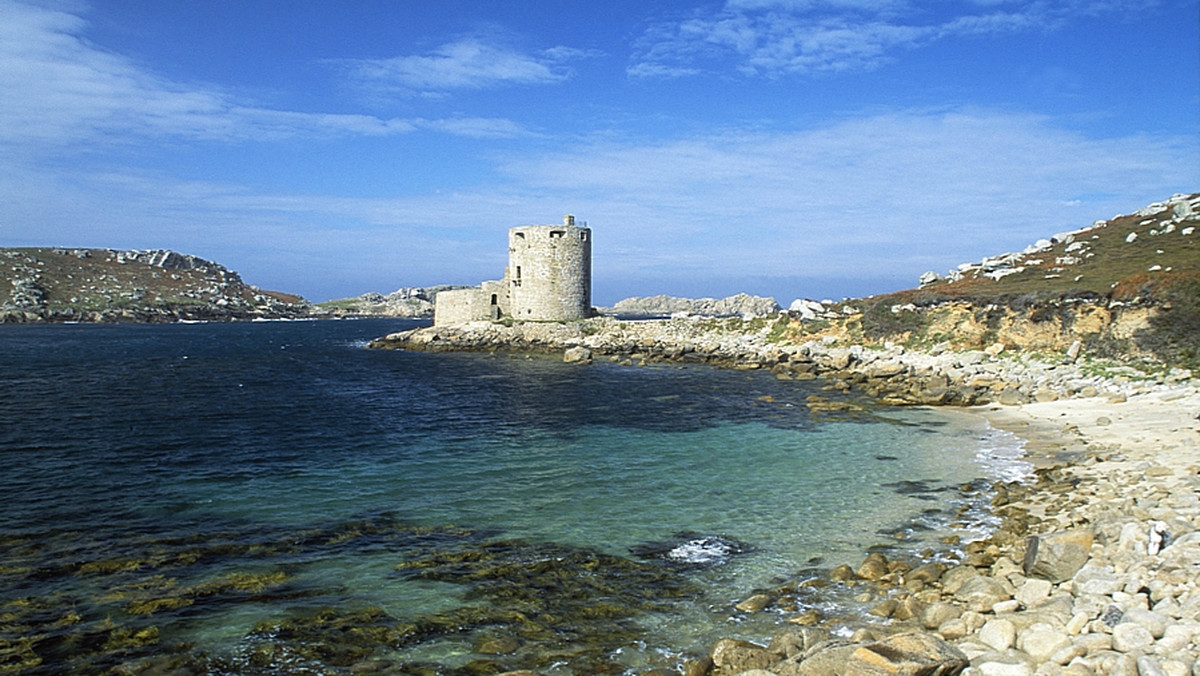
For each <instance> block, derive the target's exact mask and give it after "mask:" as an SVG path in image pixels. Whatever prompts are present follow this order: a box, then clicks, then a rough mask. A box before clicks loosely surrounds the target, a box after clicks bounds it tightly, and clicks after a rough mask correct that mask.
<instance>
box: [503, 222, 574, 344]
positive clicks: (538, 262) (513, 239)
mask: <svg viewBox="0 0 1200 676" xmlns="http://www.w3.org/2000/svg"><path fill="white" fill-rule="evenodd" d="M505 277H506V278H507V280H508V292H509V314H510V315H511V316H512V317H513V319H517V320H534V321H537V320H541V321H558V320H563V319H584V318H587V317H590V316H591V313H592V231H591V229H590V228H586V227H582V226H577V225H575V217H574V216H563V224H562V225H524V226H521V227H517V228H512V229H511V230H509V231H508V270H507V271H505Z"/></svg>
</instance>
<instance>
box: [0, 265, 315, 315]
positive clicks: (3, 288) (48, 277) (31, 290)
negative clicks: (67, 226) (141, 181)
mask: <svg viewBox="0 0 1200 676" xmlns="http://www.w3.org/2000/svg"><path fill="white" fill-rule="evenodd" d="M0 278H2V279H3V280H4V282H0V321H7V322H29V321H176V320H180V319H248V318H259V317H262V318H281V317H295V316H303V315H306V314H308V312H309V311H310V309H311V306H309V304H308V303H307V302H306V301H304V299H303V298H300V297H298V296H293V295H290V294H282V293H277V292H271V291H263V290H261V289H258V288H256V287H253V286H250V285H248V284H246V283H244V282H243V281H242V279H241V277H240V276H239V275H238V274H237V273H236V272H233V271H232V270H229V269H227V268H225V267H223V266H221V265H219V264H217V263H213V262H212V261H207V260H204V259H201V258H197V257H195V256H189V255H185V254H179V253H176V252H173V251H113V250H110V249H61V248H11V249H0Z"/></svg>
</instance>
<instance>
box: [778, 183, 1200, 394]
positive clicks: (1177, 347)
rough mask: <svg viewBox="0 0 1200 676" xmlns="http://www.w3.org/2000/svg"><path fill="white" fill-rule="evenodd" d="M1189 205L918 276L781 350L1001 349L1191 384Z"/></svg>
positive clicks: (1197, 329) (1195, 316) (795, 335)
mask: <svg viewBox="0 0 1200 676" xmlns="http://www.w3.org/2000/svg"><path fill="white" fill-rule="evenodd" d="M1198 226H1200V193H1197V194H1192V195H1177V196H1175V197H1173V198H1172V199H1171V200H1168V201H1167V202H1163V203H1158V204H1154V205H1150V206H1148V207H1146V208H1144V209H1140V210H1139V211H1138V212H1136V213H1133V214H1129V215H1124V216H1118V217H1116V218H1113V219H1111V220H1108V221H1102V222H1098V223H1095V224H1093V225H1091V226H1088V227H1084V228H1081V229H1079V230H1076V231H1074V232H1070V233H1062V234H1059V235H1055V236H1053V237H1048V238H1047V239H1046V240H1043V241H1041V242H1039V243H1037V244H1035V245H1033V246H1031V247H1029V248H1028V249H1026V250H1025V251H1023V252H1020V253H1015V254H1005V255H1000V256H995V257H991V258H987V259H984V260H983V261H979V262H977V263H970V264H963V265H960V266H958V268H957V269H955V270H953V271H951V272H950V273H949V274H946V275H938V276H936V278H935V276H934V275H932V274H927V275H925V276H923V278H922V282H923V283H922V285H921V286H920V287H919V288H914V289H909V290H905V291H900V292H897V293H891V294H885V295H880V296H873V297H870V298H861V299H854V300H850V301H846V302H843V303H840V304H838V305H836V306H834V307H831V308H828V311H827V312H826V313H825V314H824V315H822V316H821V317H818V318H816V319H814V320H810V321H807V322H794V321H793V322H791V324H790V325H789V326H788V328H787V330H786V331H783V330H781V331H780V334H781V335H782V336H786V337H787V338H788V339H792V340H795V339H801V338H805V337H824V336H830V337H833V338H844V339H847V340H855V341H862V342H866V343H871V342H884V341H891V342H896V343H900V344H906V345H910V346H913V347H926V348H928V347H931V346H933V345H938V344H942V343H947V344H950V345H952V346H954V347H958V348H968V349H969V348H974V349H984V348H989V347H995V346H996V345H998V344H999V345H1001V346H1004V347H1007V348H1016V349H1032V350H1037V351H1051V352H1052V351H1061V350H1064V349H1065V348H1066V347H1067V346H1069V345H1071V344H1072V343H1073V342H1075V341H1079V342H1080V343H1081V345H1082V349H1083V353H1084V354H1085V355H1087V356H1088V357H1100V358H1112V359H1119V360H1122V361H1129V360H1131V359H1132V360H1141V361H1154V362H1157V363H1159V364H1160V365H1167V366H1178V367H1183V368H1190V369H1193V370H1194V371H1197V372H1200V228H1198Z"/></svg>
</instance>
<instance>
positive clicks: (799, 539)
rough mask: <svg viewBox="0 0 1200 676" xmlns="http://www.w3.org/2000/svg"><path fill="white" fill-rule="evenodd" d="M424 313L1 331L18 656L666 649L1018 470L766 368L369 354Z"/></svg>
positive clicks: (762, 626) (730, 630) (934, 522)
mask: <svg viewBox="0 0 1200 676" xmlns="http://www.w3.org/2000/svg"><path fill="white" fill-rule="evenodd" d="M408 325H410V324H406V323H404V322H399V321H392V320H370V321H352V322H351V321H347V322H295V323H254V324H201V325H153V326H139V325H134V326H92V325H77V326H4V327H0V462H3V467H4V468H5V470H4V472H3V473H2V475H0V495H3V496H4V497H5V499H4V502H3V505H2V506H0V557H2V558H0V604H4V607H3V608H0V617H6V618H7V620H5V621H4V622H3V623H0V638H3V639H7V640H9V641H10V642H12V641H17V642H20V641H25V643H24V644H22V645H23V646H24V647H23V648H20V649H17V650H15V651H12V650H10V652H9V654H7V655H5V654H3V653H0V665H4V666H8V665H10V664H11V665H21V666H22V667H23V668H24V669H25V670H26V671H28V673H58V671H56V669H58V670H61V669H63V668H64V665H65V666H66V668H70V669H72V670H75V671H87V670H100V669H102V668H105V667H107V666H111V665H113V664H119V663H128V662H137V663H140V662H139V660H149V659H175V660H176V661H178V662H179V663H181V664H184V665H185V666H186V667H187V668H188V669H191V670H193V671H198V672H208V673H286V672H287V671H289V670H293V671H295V670H298V669H300V668H302V667H307V668H318V670H324V671H328V672H330V673H336V672H338V671H339V670H342V669H349V668H351V667H352V665H353V664H356V663H361V662H363V661H364V660H369V659H388V660H392V661H393V666H395V665H410V666H411V665H412V664H414V663H416V662H418V661H420V662H426V663H430V662H436V663H437V664H440V665H442V666H440V667H437V669H440V670H441V671H438V672H436V673H449V672H448V671H447V670H453V669H455V668H467V667H466V666H465V665H470V664H471V663H472V661H473V660H481V659H487V660H493V662H494V663H496V664H498V665H500V666H503V667H506V668H516V667H526V666H535V667H537V668H540V669H543V670H553V669H558V670H562V671H572V670H575V671H599V670H608V671H614V670H615V671H618V672H619V671H620V670H622V669H625V668H635V667H639V666H642V665H654V664H660V663H671V662H672V660H674V659H677V655H676V654H675V653H674V652H673V651H675V650H676V649H685V650H687V649H700V648H702V647H703V646H705V645H707V644H708V643H710V642H711V641H712V640H713V639H715V638H716V637H719V636H724V635H743V636H746V637H755V636H757V637H760V638H761V637H762V636H764V635H765V634H764V633H763V632H766V631H769V629H770V627H769V625H771V624H773V623H775V622H778V621H779V620H780V617H779V616H778V615H772V614H764V615H763V616H762V617H759V618H754V619H747V618H744V617H742V616H740V615H739V614H737V613H735V612H733V611H732V608H731V607H732V603H733V602H736V601H737V600H740V597H743V596H745V595H748V594H749V593H750V591H751V590H753V589H754V588H756V587H762V586H767V585H770V584H773V583H776V582H778V581H779V580H781V579H787V578H789V577H794V576H795V575H796V574H797V571H799V570H800V569H802V568H806V567H811V566H813V565H819V566H825V567H831V566H833V565H837V564H840V563H851V564H857V562H858V561H859V560H861V557H862V556H863V553H864V551H865V550H866V548H868V547H870V546H873V545H878V544H881V543H884V544H893V545H896V546H899V547H900V548H902V549H918V548H920V547H922V546H926V545H927V544H928V543H930V542H934V541H936V539H937V538H938V537H940V536H941V535H943V534H944V531H945V529H946V528H947V524H949V523H950V522H952V521H955V512H957V511H958V509H959V508H960V507H961V506H963V505H964V504H965V502H966V498H964V497H963V496H962V495H961V494H960V493H959V492H957V491H955V490H952V487H956V486H958V485H961V484H965V483H968V482H971V481H975V480H979V479H986V478H988V477H991V476H1007V475H1008V474H1009V473H1011V472H1013V471H1019V470H1020V464H1019V462H1018V461H1017V459H1016V456H1017V455H1019V443H1017V442H1016V440H1015V439H1013V438H1012V437H1010V436H1008V435H1006V434H1005V433H1002V432H997V431H995V430H990V429H988V428H986V427H985V426H984V425H983V424H982V423H981V422H979V421H976V420H975V419H973V418H967V417H965V416H963V417H949V416H944V415H941V414H935V413H932V412H927V411H915V410H914V411H907V410H906V411H896V410H892V411H886V412H884V413H883V414H882V415H860V416H855V417H853V418H850V419H844V418H843V419H836V418H835V419H830V418H814V417H813V416H812V415H810V414H809V412H808V409H807V407H806V406H805V405H804V402H805V400H806V398H807V397H808V396H809V395H811V394H814V393H817V392H818V389H817V385H815V384H814V383H796V382H780V381H777V380H775V379H774V378H773V377H771V376H770V374H766V373H758V372H736V371H717V370H712V369H707V368H678V367H671V366H659V367H647V368H633V367H621V366H617V365H614V364H608V363H597V364H594V365H591V366H588V367H580V366H576V365H565V364H561V363H558V362H557V361H555V360H550V359H517V358H510V357H503V356H499V357H498V356H487V355H475V354H419V353H404V352H391V351H387V352H384V351H373V350H366V349H363V345H364V341H365V340H367V339H369V338H373V337H376V336H379V335H382V334H384V333H388V332H390V331H394V330H398V329H400V328H404V327H406V326H408ZM959 521H961V519H960V520H959ZM968 521H970V520H968ZM960 525H966V526H970V527H975V528H979V527H982V525H983V524H981V523H978V522H977V521H975V522H971V523H967V524H960ZM683 532H686V533H689V534H688V535H682V536H680V535H679V534H680V533H683ZM896 535H899V536H901V539H897V538H896V537H894V536H896ZM718 537H719V538H724V539H720V540H718V539H715V538H718ZM705 538H709V539H705ZM651 542H653V543H661V544H662V546H660V547H658V548H657V549H655V548H653V547H651V548H647V547H646V544H647V543H651ZM689 542H691V547H690V548H689V547H688V546H686V545H687V544H688V543H689ZM497 543H500V544H497ZM679 546H682V548H677V547H679ZM649 550H654V551H657V552H658V553H659V554H660V555H661V556H659V557H640V556H637V555H635V554H634V553H633V552H642V553H644V552H646V551H649ZM735 551H740V552H741V553H734V552H735ZM671 552H675V556H674V557H672V556H670V555H669V554H670V553H671ZM688 555H690V556H691V561H692V562H693V564H694V565H684V564H687V563H688V561H687V560H681V559H686V558H687V556H688ZM398 567H399V570H397V568H398ZM606 603H608V604H609V605H611V606H612V607H611V608H608V609H607V610H604V608H606V607H607V606H605V604H606ZM464 609H466V610H464ZM6 612H7V614H6ZM320 613H326V614H325V615H320ZM364 613H365V614H364ZM472 613H473V614H472ZM514 613H520V617H515V616H514ZM314 617H317V618H318V619H316V620H314V619H313V618H314ZM429 618H433V619H429ZM409 625H413V627H415V628H412V629H411V630H410V629H409ZM317 627H319V628H321V630H322V631H318V630H317ZM331 627H332V628H333V629H335V630H336V631H334V630H331ZM398 627H399V628H398ZM322 632H323V633H322ZM339 632H340V633H339ZM331 633H332V634H333V635H334V636H335V638H331V636H330V635H331ZM30 637H40V638H36V640H34V639H31V638H30ZM336 637H342V638H336ZM364 637H365V638H364ZM343 639H344V642H345V643H346V644H349V645H352V647H353V650H351V649H350V648H345V649H343V647H341V645H340V644H338V645H334V644H335V643H336V642H337V641H339V640H343ZM489 639H495V640H499V641H500V642H501V643H500V648H499V649H496V648H495V646H493V645H488V644H486V641H487V640H489ZM506 642H507V643H506ZM10 645H11V644H10ZM578 645H586V646H587V648H576V647H575V646H578ZM314 646H317V647H320V648H321V649H320V650H317V649H315V648H314ZM514 646H516V647H514ZM339 651H340V652H339ZM497 652H498V653H499V655H496V654H493V653H497ZM481 653H485V654H481ZM164 654H173V655H174V657H172V658H164V657H161V656H162V655H164ZM547 655H550V657H547ZM152 656H158V657H152ZM476 664H479V663H476ZM404 668H409V667H404ZM430 668H431V669H432V668H433V667H430ZM411 669H412V670H413V671H412V673H418V668H417V667H416V666H411ZM430 673H434V672H430Z"/></svg>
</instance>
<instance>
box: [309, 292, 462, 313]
mask: <svg viewBox="0 0 1200 676" xmlns="http://www.w3.org/2000/svg"><path fill="white" fill-rule="evenodd" d="M465 288H467V287H465V286H461V285H460V286H456V285H452V284H443V285H438V286H430V287H418V286H409V287H402V288H400V289H397V290H395V291H393V292H391V293H389V294H387V295H384V294H382V293H376V292H370V293H364V294H362V295H361V296H355V297H354V298H342V299H339V300H331V301H327V302H324V303H319V304H318V307H320V308H321V309H322V310H325V311H327V312H329V313H330V314H331V315H334V316H355V317H399V318H404V319H429V318H432V317H433V308H434V303H435V301H436V299H437V295H438V294H439V293H441V292H442V291H453V290H455V289H465Z"/></svg>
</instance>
